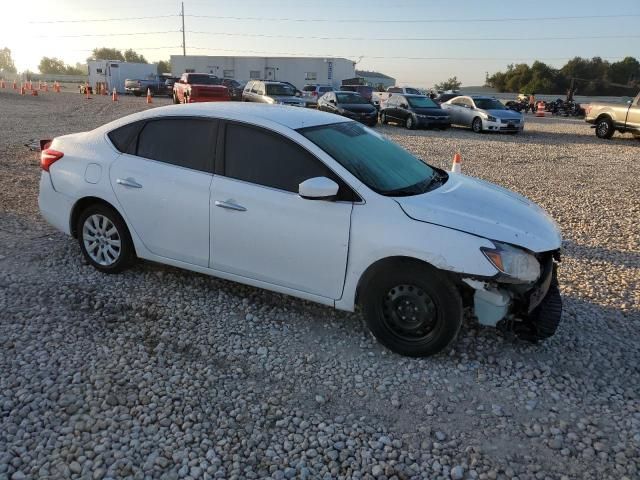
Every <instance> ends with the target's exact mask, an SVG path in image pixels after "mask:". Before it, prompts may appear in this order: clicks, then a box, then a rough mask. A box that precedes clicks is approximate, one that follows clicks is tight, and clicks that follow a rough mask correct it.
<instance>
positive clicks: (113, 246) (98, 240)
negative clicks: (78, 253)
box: [82, 213, 122, 267]
mask: <svg viewBox="0 0 640 480" xmlns="http://www.w3.org/2000/svg"><path fill="white" fill-rule="evenodd" d="M82 241H83V245H84V248H85V250H86V251H87V255H89V257H90V258H91V259H92V260H93V261H94V262H96V263H97V264H99V265H102V266H105V267H108V266H110V265H113V264H114V263H116V262H117V261H118V259H119V258H120V254H121V252H122V239H121V237H120V232H118V229H117V228H116V226H115V225H114V224H113V222H112V221H111V220H110V219H109V218H107V217H106V216H104V215H101V214H98V213H96V214H93V215H91V216H89V217H87V219H86V220H85V221H84V224H83V226H82Z"/></svg>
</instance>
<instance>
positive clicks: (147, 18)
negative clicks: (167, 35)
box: [27, 15, 178, 24]
mask: <svg viewBox="0 0 640 480" xmlns="http://www.w3.org/2000/svg"><path fill="white" fill-rule="evenodd" d="M177 16H178V15H153V16H148V17H121V18H92V19H88V20H35V21H31V22H27V23H30V24H43V23H93V22H124V21H129V20H150V19H155V18H172V17H177Z"/></svg>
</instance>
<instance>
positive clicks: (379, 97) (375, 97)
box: [371, 87, 422, 108]
mask: <svg viewBox="0 0 640 480" xmlns="http://www.w3.org/2000/svg"><path fill="white" fill-rule="evenodd" d="M394 93H397V94H400V95H422V92H420V90H418V89H417V88H413V87H389V88H387V91H386V92H373V94H372V95H371V101H372V102H373V104H374V105H375V106H376V107H378V108H384V104H385V103H386V102H387V100H389V97H390V96H392V95H393V94H394Z"/></svg>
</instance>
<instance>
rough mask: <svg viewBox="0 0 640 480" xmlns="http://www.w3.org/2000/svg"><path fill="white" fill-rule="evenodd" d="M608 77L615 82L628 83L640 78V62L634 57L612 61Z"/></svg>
mask: <svg viewBox="0 0 640 480" xmlns="http://www.w3.org/2000/svg"><path fill="white" fill-rule="evenodd" d="M607 76H608V78H609V80H610V81H612V82H614V83H621V84H623V85H628V84H631V83H633V82H634V81H638V80H640V62H638V60H636V59H635V58H633V57H626V58H625V59H624V60H621V61H619V62H615V63H612V64H611V66H610V67H609V72H608V75H607Z"/></svg>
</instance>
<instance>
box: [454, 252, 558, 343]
mask: <svg viewBox="0 0 640 480" xmlns="http://www.w3.org/2000/svg"><path fill="white" fill-rule="evenodd" d="M539 260H540V263H541V266H542V267H543V272H542V274H541V275H540V278H539V279H538V281H536V282H535V283H534V284H532V285H518V284H509V283H500V282H498V281H495V280H479V279H474V278H463V279H462V281H463V282H464V283H465V284H466V285H468V286H469V287H471V288H472V289H473V309H474V314H475V316H476V318H477V319H478V322H479V323H480V324H481V325H487V326H492V327H498V328H501V329H505V330H510V331H513V332H515V333H516V334H517V335H518V336H519V337H521V338H523V339H526V340H530V341H536V340H541V339H544V338H548V337H550V336H552V335H553V334H554V333H555V331H556V329H557V327H558V325H559V324H560V320H561V317H562V298H561V296H560V290H559V288H558V280H557V274H556V271H557V262H558V261H559V260H560V256H559V252H557V251H556V252H546V253H544V254H541V255H539Z"/></svg>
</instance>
